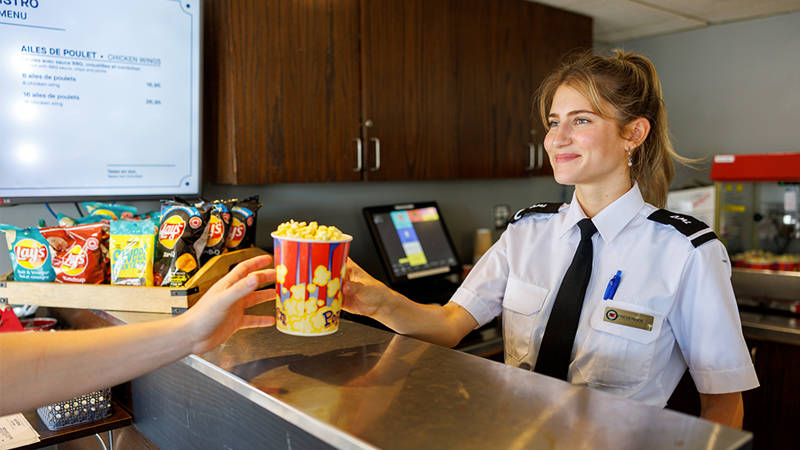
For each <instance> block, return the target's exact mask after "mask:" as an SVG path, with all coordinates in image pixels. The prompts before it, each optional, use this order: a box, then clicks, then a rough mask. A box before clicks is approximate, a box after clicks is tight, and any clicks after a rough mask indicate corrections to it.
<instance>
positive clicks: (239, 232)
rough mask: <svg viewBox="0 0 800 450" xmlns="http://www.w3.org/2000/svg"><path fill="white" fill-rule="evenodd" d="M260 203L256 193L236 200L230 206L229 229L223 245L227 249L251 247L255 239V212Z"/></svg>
mask: <svg viewBox="0 0 800 450" xmlns="http://www.w3.org/2000/svg"><path fill="white" fill-rule="evenodd" d="M260 207H261V203H260V202H259V201H258V195H254V196H252V197H250V198H248V199H245V200H241V201H237V202H236V205H235V206H234V207H233V208H231V217H232V223H231V230H230V231H229V232H228V239H227V241H226V242H225V247H227V249H228V250H231V251H232V250H239V249H242V248H248V247H252V246H253V244H255V240H256V213H257V212H258V208H260Z"/></svg>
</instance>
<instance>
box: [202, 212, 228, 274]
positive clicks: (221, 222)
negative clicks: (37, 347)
mask: <svg viewBox="0 0 800 450" xmlns="http://www.w3.org/2000/svg"><path fill="white" fill-rule="evenodd" d="M230 227H231V213H230V204H229V202H227V201H221V200H217V201H215V202H214V203H212V207H211V217H210V218H209V220H208V240H207V241H206V247H205V248H204V249H203V253H202V255H201V256H200V266H201V267H202V266H203V265H204V264H205V263H206V262H208V260H209V259H211V258H213V257H215V256H217V255H221V254H223V253H225V251H226V249H225V238H226V237H227V236H228V230H229V229H230Z"/></svg>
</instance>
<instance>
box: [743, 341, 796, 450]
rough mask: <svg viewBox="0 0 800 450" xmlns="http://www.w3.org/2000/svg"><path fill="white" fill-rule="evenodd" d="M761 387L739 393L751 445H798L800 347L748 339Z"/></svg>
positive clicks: (755, 447) (760, 447)
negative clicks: (749, 432) (750, 436)
mask: <svg viewBox="0 0 800 450" xmlns="http://www.w3.org/2000/svg"><path fill="white" fill-rule="evenodd" d="M747 343H748V348H750V350H751V355H753V362H754V364H755V368H756V374H757V375H758V381H759V383H760V384H761V386H760V387H758V388H756V389H753V390H750V391H745V392H743V393H742V397H743V400H744V427H743V428H744V429H745V430H747V431H752V432H753V448H754V449H773V448H797V432H796V429H795V427H796V426H797V421H798V419H800V413H799V412H798V411H800V384H798V380H800V347H798V346H796V345H787V344H781V343H777V342H767V341H759V340H753V339H748V342H747Z"/></svg>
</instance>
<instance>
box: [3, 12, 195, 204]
mask: <svg viewBox="0 0 800 450" xmlns="http://www.w3.org/2000/svg"><path fill="white" fill-rule="evenodd" d="M201 36H202V33H201V29H200V0H181V1H177V0H135V1H132V0H2V1H0V114H2V119H0V136H1V138H0V202H1V203H16V202H25V201H41V200H44V199H54V198H55V199H58V198H61V199H64V198H67V199H72V198H86V197H102V198H110V197H128V196H156V195H169V194H195V193H198V192H199V190H200V189H199V188H200V174H199V172H200V161H199V155H200V148H199V141H200V139H199V133H200V130H199V127H200V81H199V77H200V44H201V40H200V39H201V38H200V37H201Z"/></svg>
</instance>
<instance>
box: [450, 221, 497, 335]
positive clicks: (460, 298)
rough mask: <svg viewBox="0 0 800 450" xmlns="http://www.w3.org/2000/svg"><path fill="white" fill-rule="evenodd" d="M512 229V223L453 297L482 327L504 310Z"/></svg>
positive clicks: (453, 300)
mask: <svg viewBox="0 0 800 450" xmlns="http://www.w3.org/2000/svg"><path fill="white" fill-rule="evenodd" d="M511 231H512V228H511V227H509V228H508V229H507V230H506V231H505V232H504V233H503V234H502V235H501V236H500V239H498V240H497V242H496V243H495V244H494V245H493V246H492V247H491V248H490V249H489V250H488V251H487V252H486V253H485V254H484V255H483V257H481V259H480V260H478V262H477V264H475V267H473V268H472V270H471V271H470V272H469V275H467V278H466V279H465V280H464V282H463V283H461V286H459V288H458V290H456V293H455V294H454V295H453V297H452V298H451V299H450V301H451V302H454V303H456V304H458V305H459V306H461V307H462V308H464V309H466V310H467V312H468V313H470V314H471V315H472V317H473V318H474V319H475V321H476V322H478V327H481V326H483V325H485V324H486V323H488V322H489V321H490V320H492V319H494V318H495V317H497V315H498V314H500V312H501V311H502V310H503V306H502V305H503V293H504V292H505V289H506V282H507V280H508V259H507V256H506V255H507V253H506V246H507V241H508V239H509V235H510V233H511ZM476 328H477V327H476Z"/></svg>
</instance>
